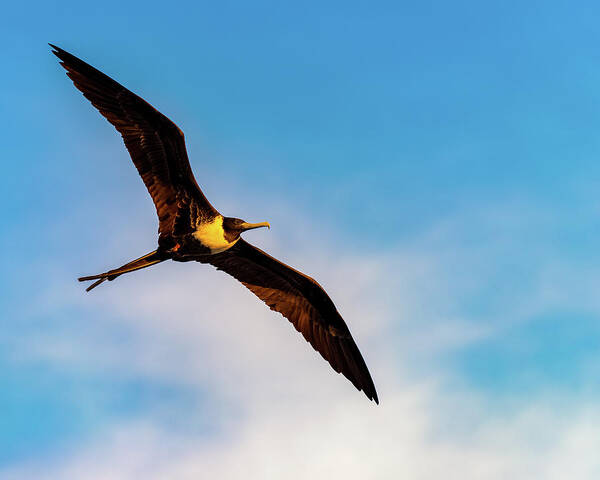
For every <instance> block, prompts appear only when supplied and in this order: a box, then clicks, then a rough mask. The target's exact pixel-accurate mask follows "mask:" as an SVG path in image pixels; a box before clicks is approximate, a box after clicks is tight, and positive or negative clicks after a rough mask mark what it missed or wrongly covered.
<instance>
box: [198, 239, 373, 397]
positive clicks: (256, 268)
mask: <svg viewBox="0 0 600 480" xmlns="http://www.w3.org/2000/svg"><path fill="white" fill-rule="evenodd" d="M198 261H200V262H203V263H210V264H212V265H213V266H215V267H217V269H219V270H223V271H224V272H227V273H228V274H229V275H231V276H233V277H235V278H236V279H237V280H239V281H240V282H242V284H244V285H245V286H246V287H247V288H248V289H250V290H251V291H252V293H254V294H255V295H256V296H257V297H258V298H260V299H261V300H262V301H263V302H265V303H266V304H267V305H268V306H269V307H270V308H271V310H275V311H276V312H279V313H281V314H282V315H283V316H284V317H286V318H287V319H288V320H289V321H290V322H292V324H293V325H294V327H295V328H296V330H298V331H299V332H300V333H302V335H303V336H304V338H305V339H306V340H307V341H308V342H309V343H310V344H311V345H312V346H313V348H314V349H315V350H317V351H318V352H319V353H320V354H321V356H322V357H323V358H324V359H325V360H327V361H328V362H329V363H330V365H331V366H332V367H333V369H334V370H335V371H336V372H338V373H342V374H343V375H344V376H345V377H346V378H347V379H348V380H350V381H351V382H352V383H353V384H354V386H355V387H356V388H357V389H358V390H363V391H364V392H365V394H366V395H367V397H369V399H371V400H375V402H377V403H379V400H378V398H377V392H376V391H375V386H374V385H373V380H372V379H371V375H370V374H369V370H368V369H367V366H366V364H365V361H364V360H363V357H362V355H361V354H360V351H359V350H358V347H357V346H356V343H355V342H354V339H353V338H352V335H351V334H350V330H348V327H347V325H346V323H345V322H344V320H343V319H342V317H341V315H340V314H339V313H338V311H337V310H336V308H335V305H334V304H333V302H332V301H331V299H330V298H329V296H328V295H327V293H325V290H323V288H322V287H321V286H320V285H319V284H318V283H317V282H316V281H315V280H313V279H312V278H310V277H308V276H307V275H304V274H303V273H301V272H299V271H297V270H294V269H293V268H291V267H289V266H287V265H285V264H284V263H281V262H280V261H279V260H276V259H275V258H273V257H271V256H270V255H267V254H266V253H265V252H263V251H262V250H260V249H258V248H256V247H254V246H253V245H250V244H249V243H247V242H246V241H244V240H243V239H240V240H238V242H237V243H236V244H235V245H234V246H233V247H231V248H230V249H229V250H226V251H225V252H222V253H219V254H216V255H207V256H204V257H202V258H200V257H199V258H198Z"/></svg>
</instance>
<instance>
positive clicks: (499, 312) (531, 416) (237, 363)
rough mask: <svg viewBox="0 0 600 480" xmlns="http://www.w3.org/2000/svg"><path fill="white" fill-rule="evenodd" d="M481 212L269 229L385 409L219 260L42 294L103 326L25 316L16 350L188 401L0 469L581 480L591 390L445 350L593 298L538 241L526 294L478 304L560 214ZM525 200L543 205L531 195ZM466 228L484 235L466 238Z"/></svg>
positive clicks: (591, 422)
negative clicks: (359, 234)
mask: <svg viewBox="0 0 600 480" xmlns="http://www.w3.org/2000/svg"><path fill="white" fill-rule="evenodd" d="M485 211H486V212H487V213H485V214H484V213H482V212H479V211H478V210H474V211H473V212H471V214H469V215H467V216H464V215H462V214H461V215H460V216H457V217H454V218H451V219H448V220H447V221H444V222H442V223H441V224H437V225H435V226H434V227H433V228H432V229H430V230H428V231H426V232H424V233H422V234H421V235H420V236H419V238H415V239H411V240H410V241H408V242H405V243H403V244H401V245H397V246H396V247H393V248H392V249H389V248H388V249H387V251H378V249H377V248H370V249H368V251H364V250H362V249H360V248H356V245H355V244H354V245H353V244H348V245H344V243H343V241H342V238H343V234H341V233H339V232H338V233H336V232H335V231H330V232H328V234H326V235H324V234H323V233H322V232H319V231H318V230H315V229H314V227H313V228H311V226H310V222H304V223H303V225H304V227H305V228H294V226H297V225H298V224H299V223H298V222H300V223H302V221H301V220H299V219H298V218H295V219H294V222H293V223H290V224H285V222H284V221H283V224H282V229H283V230H286V231H287V232H292V233H291V237H292V240H291V241H288V240H287V238H285V239H284V237H280V236H278V235H277V233H275V232H272V234H271V237H270V238H269V239H268V242H269V250H270V251H271V252H272V253H274V254H275V255H277V256H280V257H282V258H284V259H285V260H287V261H289V262H290V263H291V264H293V265H295V266H298V267H300V268H302V269H303V270H305V271H307V272H309V273H311V274H312V275H314V276H315V277H316V278H318V279H319V281H320V283H322V285H324V286H325V288H326V289H327V290H328V291H329V292H330V294H331V296H332V297H333V298H334V300H335V301H336V303H337V305H338V306H339V308H340V311H341V312H342V314H343V315H344V316H345V318H346V320H347V321H348V323H349V324H350V327H351V329H352V331H353V333H354V336H355V338H356V339H357V342H358V344H359V346H360V347H361V349H362V351H363V352H364V354H365V358H366V360H367V363H368V365H369V367H370V369H371V372H372V373H373V376H374V379H375V382H376V385H377V387H378V390H379V393H380V398H381V400H382V403H381V405H380V406H379V407H376V406H375V405H374V404H372V403H370V402H368V401H367V400H366V399H365V398H363V396H362V395H361V394H360V393H358V392H356V391H355V390H354V388H353V387H352V385H351V384H350V383H348V382H347V381H345V379H343V377H341V376H339V375H336V374H335V373H334V372H333V371H331V369H330V368H329V366H328V365H327V364H326V363H325V362H323V361H322V359H321V358H320V357H319V356H318V355H317V354H316V353H315V352H313V351H312V349H311V348H310V346H309V345H308V344H306V343H305V342H304V340H303V339H302V338H301V337H300V336H299V335H298V334H297V333H296V332H295V331H294V330H293V328H292V327H291V326H290V325H289V324H288V323H287V321H286V320H285V319H283V318H282V317H280V316H278V315H276V314H274V313H273V312H270V311H269V310H268V309H267V308H266V307H265V306H264V305H262V304H261V303H260V302H258V301H257V300H256V299H255V298H254V297H253V296H252V295H251V294H250V293H249V292H247V291H246V290H245V289H244V288H243V287H242V286H241V285H238V284H237V283H236V282H235V281H234V280H233V279H231V278H229V277H227V276H226V275H224V274H222V273H221V272H215V271H212V269H210V268H207V267H204V266H200V265H196V264H193V265H192V264H183V265H180V264H163V265H159V266H157V267H155V268H152V269H149V270H148V271H146V272H144V273H143V274H137V275H136V274H132V275H130V276H129V277H123V278H120V279H119V280H117V281H116V282H115V283H111V284H108V285H106V286H103V287H102V288H101V289H98V290H97V291H94V292H93V294H92V295H85V294H84V293H83V292H81V291H80V289H79V288H78V287H79V286H73V285H69V286H67V283H66V282H72V280H71V279H68V280H67V279H66V278H65V280H64V281H65V283H64V284H59V285H57V286H56V287H54V288H52V290H51V293H50V294H48V292H46V294H42V298H46V301H45V302H43V303H42V305H44V307H45V308H50V309H51V310H55V311H65V310H74V311H75V312H76V314H75V315H73V314H71V318H73V317H75V318H78V320H77V322H90V321H91V320H90V319H93V322H95V325H93V326H90V325H88V326H87V327H86V328H77V326H76V325H74V324H73V321H72V320H70V321H68V322H59V323H58V324H57V325H54V326H53V328H48V329H46V330H40V329H39V328H38V329H37V330H36V329H34V330H30V331H28V332H27V335H26V336H24V337H22V338H21V339H20V342H21V347H22V348H20V349H19V350H18V351H19V352H20V355H17V356H16V357H15V358H14V359H13V360H14V361H15V362H27V361H32V359H38V360H39V359H42V360H43V361H44V362H47V363H49V364H53V365H55V366H57V367H58V368H61V369H67V370H69V369H73V368H77V369H81V370H82V371H84V372H88V373H90V372H92V373H94V372H95V374H103V375H107V376H108V377H109V378H110V377H111V376H112V377H114V378H119V377H120V376H123V375H125V376H129V377H134V378H139V379H141V381H143V382H147V383H150V384H152V383H160V384H164V383H168V384H169V385H172V386H173V388H175V389H179V390H181V391H182V392H187V393H186V395H187V397H186V398H187V400H186V402H184V403H181V402H179V401H178V400H175V401H173V402H170V403H168V404H167V405H166V406H162V407H161V406H160V402H157V403H155V404H153V405H152V408H150V409H149V410H148V409H147V410H144V411H141V412H139V413H138V414H137V415H136V417H137V418H136V419H131V418H125V419H115V418H112V417H107V422H108V423H107V425H106V426H105V428H103V429H102V430H98V431H96V432H95V434H94V435H93V436H92V437H91V438H90V437H88V438H87V440H86V441H85V443H84V444H83V445H81V446H71V447H70V448H69V449H68V451H66V452H63V454H62V455H61V456H54V457H52V459H44V457H43V456H42V457H38V458H35V457H33V458H30V459H29V460H27V461H24V462H22V463H21V464H18V465H13V466H12V467H11V468H10V469H7V470H5V471H4V472H3V475H4V476H5V478H15V479H20V478H31V477H37V478H65V479H71V478H72V479H96V478H106V477H110V478H115V479H121V478H122V479H128V478H140V477H144V478H182V479H183V478H196V477H198V476H214V477H218V478H232V479H233V478H240V477H241V476H251V477H257V478H290V479H294V478H307V477H317V478H319V477H322V476H325V475H329V476H336V477H337V476H342V475H343V476H345V477H347V478H374V477H376V478H398V476H399V475H404V476H409V477H411V478H420V479H434V478H440V477H446V478H461V479H470V478H473V479H476V478H482V477H485V478H490V479H495V478H498V479H500V478H507V477H510V478H531V477H532V476H533V477H537V478H549V479H553V478H556V479H558V478H564V476H565V475H567V474H570V473H572V472H573V468H576V469H577V474H578V475H577V478H582V479H584V478H590V479H591V478H596V476H597V474H598V469H600V461H598V460H596V458H597V456H596V455H595V454H594V453H593V449H594V445H595V437H594V432H595V431H598V429H599V428H600V410H598V408H597V407H596V406H594V404H593V403H592V402H590V401H588V400H587V399H585V398H584V399H579V400H578V401H577V402H576V403H574V404H570V403H568V400H567V401H565V395H564V394H559V395H552V394H551V395H545V396H544V395H535V394H534V395H533V396H532V397H531V398H524V397H522V396H517V398H516V399H514V400H510V399H509V400H510V401H509V402H508V403H506V402H503V401H502V400H499V401H495V400H494V399H493V398H491V397H490V396H488V395H485V394H484V393H485V392H482V391H480V390H478V388H477V387H476V386H475V385H472V384H469V383H468V382H465V381H464V379H462V378H461V375H462V374H461V372H460V371H456V370H454V369H453V368H452V364H449V365H446V364H445V359H446V358H448V355H450V354H452V353H453V352H457V351H461V350H463V349H465V348H468V347H469V346H470V345H474V344H478V343H481V342H482V341H483V340H486V339H490V338H494V337H496V336H497V335H498V334H499V332H502V331H503V330H505V329H506V328H511V325H518V324H519V323H522V322H527V321H528V319H530V318H531V317H532V316H535V315H537V314H539V313H540V312H543V311H546V310H548V309H555V308H558V307H559V306H562V307H569V306H570V307H572V308H577V307H578V305H580V304H581V303H580V302H581V301H582V300H585V298H588V297H587V295H588V293H589V292H588V291H587V290H585V289H584V290H583V291H579V292H578V293H576V292H575V291H574V290H573V288H572V287H569V283H571V282H572V280H573V276H574V275H573V274H572V273H569V271H570V270H571V269H573V268H574V267H573V266H572V265H571V266H569V261H568V260H567V261H566V263H567V265H565V261H556V262H550V264H548V263H547V262H546V260H547V258H546V256H545V255H541V257H540V258H543V259H544V261H543V262H542V261H541V260H540V261H539V262H538V261H534V262H531V264H530V267H529V268H530V269H531V271H530V272H528V278H527V279H526V281H525V283H527V284H528V288H529V292H528V293H527V294H526V295H522V296H518V295H517V296H516V300H515V301H513V302H510V303H509V302H507V303H501V304H498V305H494V304H492V305H490V304H489V302H486V301H483V304H484V306H478V305H471V304H469V303H468V299H469V298H470V297H471V296H473V295H476V294H478V293H479V294H481V295H483V294H484V293H485V291H486V288H487V287H486V284H490V283H494V282H496V285H499V286H500V287H499V288H505V287H506V283H505V282H506V281H507V280H505V279H504V278H503V276H502V269H503V268H504V267H503V265H502V264H501V262H500V261H498V262H494V261H491V260H490V259H493V258H495V255H496V254H497V255H507V254H513V255H515V256H516V255H519V244H520V242H522V241H523V239H524V238H527V234H528V232H530V231H531V229H532V228H550V229H551V227H548V225H549V224H552V219H546V218H545V217H544V218H542V219H541V220H540V219H539V218H538V219H537V222H538V223H537V224H535V223H536V221H533V223H534V224H533V225H532V221H531V220H527V221H526V220H523V219H522V218H519V216H518V215H516V214H515V213H514V212H515V211H516V210H514V209H513V208H511V209H509V210H508V212H512V213H510V214H508V213H507V210H505V209H504V210H503V209H499V210H498V211H497V214H494V213H493V212H494V209H493V208H488V209H486V210H485ZM520 211H521V212H522V211H527V212H528V215H527V218H529V219H531V218H534V219H535V218H536V216H535V215H532V214H531V210H530V209H528V208H527V205H522V206H521V209H520ZM490 212H491V213H490ZM539 222H542V225H541V226H540V223H539ZM473 224H476V225H477V227H476V228H471V227H469V226H470V225H473ZM498 228H501V229H502V232H501V234H496V233H494V232H495V230H496V229H498ZM124 235H125V236H128V237H130V236H135V233H131V232H130V233H126V234H124ZM470 235H476V236H477V238H476V239H474V240H473V241H472V242H469V241H468V238H465V236H467V237H469V236H470ZM315 239H317V240H318V242H315ZM115 243H117V244H118V242H115ZM289 245H294V246H295V247H296V248H294V249H291V250H290V248H289ZM303 245H304V246H303ZM315 245H318V251H316V252H315V251H314V247H315ZM543 247H544V248H547V249H550V250H551V248H552V246H551V245H548V244H545V245H544V246H543ZM113 248H115V249H116V248H118V247H117V246H116V245H114V246H111V247H110V248H109V249H110V250H112V249H113ZM303 249H304V250H305V251H303ZM309 252H310V254H308V253H309ZM107 253H109V252H108V251H107ZM110 256H111V255H107V258H108V257H110ZM520 256H521V257H522V254H521V255H520ZM513 260H514V261H515V262H516V263H518V259H517V258H514V259H513ZM577 271H578V272H579V273H581V269H579V268H577ZM588 273H589V275H588V276H586V277H585V279H584V280H580V282H584V283H586V285H587V286H588V288H591V287H590V285H591V283H595V281H596V280H595V278H596V276H595V275H593V274H592V272H588ZM557 278H559V279H561V280H560V281H559V282H557V281H556V279H557ZM549 279H553V280H552V281H550V280H549ZM529 282H531V283H529ZM557 283H558V284H560V285H561V286H562V287H564V288H567V289H569V290H568V291H569V292H570V293H571V295H566V294H564V290H563V289H562V288H558V287H557ZM549 284H550V285H551V286H553V288H550V287H549ZM481 292H484V293H481ZM500 293H501V292H500ZM510 293H511V291H510V289H509V290H508V291H507V292H506V297H505V298H508V297H510ZM573 295H574V296H573ZM589 298H591V297H589ZM589 298H588V300H589ZM583 304H584V305H586V308H590V309H594V310H595V311H596V312H597V309H598V308H599V305H598V304H597V303H596V302H594V301H591V300H589V302H588V303H586V302H585V301H584V302H583ZM71 313H72V312H71ZM86 317H88V318H86ZM118 332H121V333H118ZM123 332H125V333H123ZM567 397H568V395H567ZM565 402H567V404H565ZM99 414H100V415H102V413H101V412H99ZM183 419H188V423H187V426H186V421H183ZM174 420H175V422H174ZM173 422H174V423H173ZM573 465H576V467H573Z"/></svg>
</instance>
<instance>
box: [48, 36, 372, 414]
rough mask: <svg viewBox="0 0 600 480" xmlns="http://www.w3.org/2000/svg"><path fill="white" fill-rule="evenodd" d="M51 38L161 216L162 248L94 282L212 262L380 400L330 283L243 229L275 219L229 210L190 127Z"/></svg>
mask: <svg viewBox="0 0 600 480" xmlns="http://www.w3.org/2000/svg"><path fill="white" fill-rule="evenodd" d="M50 46H51V47H52V48H53V53H54V54H55V55H56V56H57V57H58V58H59V59H60V60H61V62H60V64H61V65H62V66H63V67H64V68H65V69H66V70H67V75H68V76H69V77H70V78H71V80H73V83H74V84H75V86H76V87H77V88H78V89H79V90H80V91H81V92H82V93H83V95H84V96H85V97H86V98H87V99H88V100H90V102H92V105H94V107H96V108H97V109H98V111H99V112H100V113H101V114H102V115H103V116H104V117H105V118H106V119H107V120H108V121H109V122H110V123H111V124H112V125H113V126H114V127H115V128H116V129H117V130H118V131H119V133H120V134H121V135H122V137H123V141H124V143H125V146H126V147H127V150H128V151H129V153H130V155H131V158H132V160H133V163H134V164H135V166H136V168H137V170H138V172H139V174H140V176H141V177H142V180H143V181H144V184H145V185H146V188H147V189H148V192H149V193H150V196H151V197H152V200H153V202H154V205H155V207H156V213H157V215H158V219H159V229H158V231H159V239H158V248H157V250H156V251H154V252H151V253H149V254H147V255H144V256H143V257H140V258H138V259H136V260H133V261H132V262H129V263H127V264H125V265H123V266H121V267H119V268H116V269H114V270H110V271H108V272H104V273H101V274H98V275H92V276H88V277H82V278H80V279H79V280H80V281H87V280H95V282H94V283H93V284H92V285H90V286H89V287H88V289H87V290H88V291H89V290H91V289H92V288H94V287H96V286H97V285H99V284H100V283H102V282H104V281H105V280H114V279H115V278H117V277H118V276H119V275H122V274H124V273H128V272H131V271H134V270H139V269H141V268H145V267H148V266H150V265H154V264H156V263H160V262H162V261H164V260H169V259H170V260H175V261H191V260H193V261H198V262H201V263H208V264H211V265H213V266H215V267H216V268H217V269H218V270H223V271H224V272H226V273H228V274H229V275H231V276H232V277H234V278H236V279H237V280H239V281H240V282H241V283H242V284H243V285H245V286H246V287H247V288H248V289H249V290H250V291H251V292H252V293H254V294H255V295H256V296H257V297H258V298H260V299H261V300H262V301H263V302H265V303H266V304H267V305H268V306H269V308H271V309H272V310H274V311H276V312H279V313H281V314H282V315H283V316H284V317H286V318H287V319H288V320H289V321H290V322H291V323H292V324H293V325H294V327H295V328H296V330H298V331H299V332H300V333H302V335H303V336H304V338H305V339H306V340H307V341H308V342H309V343H310V344H311V345H312V346H313V348H314V349H315V350H317V351H318V352H319V353H320V354H321V356H322V357H323V358H324V359H325V360H327V361H328V362H329V363H330V365H331V366H332V367H333V369H334V370H335V371H336V372H338V373H342V374H343V375H344V376H345V377H346V378H348V379H349V380H350V381H351V382H352V383H353V384H354V386H355V387H356V388H357V389H358V390H362V391H364V393H365V394H366V395H367V397H368V398H369V399H372V400H375V402H377V403H379V401H378V398H377V392H376V391H375V386H374V385H373V380H372V379H371V375H370V374H369V370H368V369H367V366H366V364H365V362H364V360H363V357H362V355H361V353H360V351H359V350H358V347H357V346H356V343H355V342H354V340H353V338H352V335H351V334H350V331H349V330H348V327H347V325H346V323H345V322H344V320H343V319H342V317H341V315H340V314H339V313H338V311H337V309H336V308H335V305H334V304H333V302H332V301H331V299H330V298H329V296H328V295H327V293H326V292H325V290H323V288H322V287H321V286H320V285H319V284H318V283H317V282H316V281H315V280H314V279H312V278H311V277H309V276H307V275H304V274H303V273H301V272H299V271H297V270H294V269H293V268H291V267H289V266H288V265H285V264H283V263H282V262H280V261H278V260H276V259H275V258H273V257H271V256H270V255H268V254H266V253H265V252H263V251H262V250H260V249H258V248H256V247H254V246H252V245H250V244H249V243H247V242H246V241H244V240H243V239H242V238H241V237H240V235H241V233H242V232H244V231H246V230H249V229H252V228H258V227H262V226H269V225H268V223H266V222H263V223H257V224H250V223H247V222H244V221H243V220H240V219H236V218H232V217H223V216H222V215H221V214H220V213H219V212H218V211H217V210H216V209H215V208H214V207H213V206H212V205H211V204H210V202H209V201H208V200H207V199H206V197H205V196H204V194H203V193H202V191H201V190H200V187H199V186H198V184H197V183H196V180H195V178H194V175H193V173H192V169H191V166H190V163H189V159H188V156H187V152H186V148H185V140H184V135H183V132H182V131H181V130H180V129H179V128H178V127H177V126H176V125H175V124H174V123H173V122H172V121H171V120H169V119H168V118H167V117H166V116H164V115H163V114H162V113H160V112H159V111H158V110H156V109H155V108H154V107H152V106H151V105H150V104H149V103H147V102H146V101H145V100H143V99H141V98H140V97H138V96H137V95H135V94H134V93H132V92H130V91H129V90H127V89H126V88H125V87H123V86H122V85H120V84H119V83H117V82H115V81H114V80H113V79H111V78H110V77H108V76H107V75H105V74H103V73H102V72H100V71H98V70H96V69H95V68H93V67H92V66H90V65H88V64H87V63H85V62H84V61H82V60H80V59H78V58H77V57H75V56H73V55H71V54H70V53H68V52H66V51H65V50H62V49H61V48H59V47H56V46H54V45H50Z"/></svg>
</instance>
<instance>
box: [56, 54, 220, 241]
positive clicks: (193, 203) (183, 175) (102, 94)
mask: <svg viewBox="0 0 600 480" xmlns="http://www.w3.org/2000/svg"><path fill="white" fill-rule="evenodd" d="M50 46H51V47H52V48H53V49H54V51H53V52H52V53H54V55H56V56H57V57H58V58H59V59H60V60H61V62H60V64H61V65H62V66H63V67H64V68H65V70H67V75H68V76H69V78H71V80H73V83H74V84H75V86H76V87H77V88H78V89H79V90H80V91H81V92H82V93H83V95H84V96H85V97H86V98H87V99H88V100H89V101H90V102H92V105H94V107H96V108H97V109H98V111H99V112H100V113H101V114H102V115H103V116H104V117H105V118H106V119H107V120H108V121H109V122H110V123H112V124H113V125H114V127H115V128H116V129H117V130H118V131H119V133H120V134H121V135H122V137H123V141H124V142H125V146H126V147H127V150H129V154H130V155H131V159H132V160H133V163H134V164H135V166H136V168H137V170H138V172H139V174H140V176H141V177H142V180H143V181H144V184H145V185H146V188H147V189H148V192H149V193H150V196H151V197H152V200H153V201H154V205H155V207H156V213H157V214H158V219H159V226H158V229H159V232H160V233H164V234H171V233H173V230H174V229H175V228H176V225H179V228H182V229H183V230H184V231H182V232H179V233H187V232H186V231H185V230H186V229H191V228H192V225H191V222H193V219H195V218H197V217H199V216H203V215H204V216H213V215H214V214H216V213H217V211H216V210H215V209H214V208H213V206H212V205H211V204H210V203H209V201H208V200H207V199H206V197H205V196H204V194H203V193H202V191H201V190H200V187H199V186H198V184H197V183H196V180H195V179H194V174H193V173H192V169H191V167H190V162H189V160H188V156H187V152H186V149H185V140H184V137H183V132H182V131H181V130H180V129H179V128H178V127H177V125H175V124H174V123H173V122H172V121H171V120H169V119H168V118H167V117H166V116H164V115H163V114H162V113H160V112H159V111H158V110H156V109H155V108H154V107H152V105H150V104H149V103H147V102H146V101H145V100H143V99H142V98H140V97H138V96H137V95H135V94H134V93H132V92H130V91H129V90H127V89H126V88H125V87H123V86H122V85H121V84H119V83H117V82H115V81H114V80H113V79H112V78H110V77H108V76H107V75H105V74H103V73H102V72H100V71H99V70H96V69H95V68H94V67H92V66H91V65H88V64H87V63H85V62H84V61H83V60H80V59H79V58H77V57H75V56H74V55H71V54H70V53H68V52H66V51H65V50H63V49H61V48H59V47H55V46H54V45H50Z"/></svg>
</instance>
